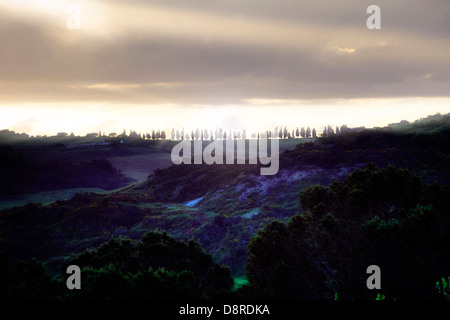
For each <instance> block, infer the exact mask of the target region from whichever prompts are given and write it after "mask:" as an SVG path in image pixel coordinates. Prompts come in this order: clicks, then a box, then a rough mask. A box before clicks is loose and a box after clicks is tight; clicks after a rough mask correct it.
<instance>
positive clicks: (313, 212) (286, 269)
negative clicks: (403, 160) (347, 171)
mask: <svg viewBox="0 0 450 320" xmlns="http://www.w3.org/2000/svg"><path fill="white" fill-rule="evenodd" d="M449 199H450V190H449V188H448V187H443V186H440V185H424V184H422V182H421V180H420V179H419V178H418V177H417V176H414V175H412V174H410V173H409V172H408V171H407V170H404V169H395V168H393V167H391V166H390V167H387V168H384V169H378V168H376V167H375V166H373V165H369V166H367V168H365V169H363V170H361V169H357V170H355V172H353V173H352V174H351V175H350V176H349V177H348V178H347V179H346V180H345V181H344V182H334V183H332V184H331V185H330V186H328V187H323V186H312V187H310V188H307V189H306V190H303V191H302V192H301V193H300V204H301V206H302V207H303V209H304V212H303V213H302V214H300V215H296V216H294V217H292V218H291V219H290V221H289V223H288V224H283V223H280V222H272V223H271V224H270V225H268V226H267V227H266V228H265V229H264V230H262V231H260V232H259V234H258V236H257V237H255V238H253V239H252V240H251V242H250V245H249V262H248V266H247V270H248V272H247V275H248V279H249V281H250V284H251V287H252V288H251V289H252V290H253V292H256V294H257V295H260V296H261V297H270V298H279V299H283V298H284V299H298V298H300V299H323V298H326V299H331V298H332V296H333V295H334V294H335V293H338V294H339V297H340V298H342V299H364V298H371V297H372V298H374V297H375V293H373V292H371V291H370V290H368V289H367V287H366V279H367V277H368V275H367V274H366V268H367V267H368V266H369V265H373V264H375V265H378V266H380V268H381V270H382V292H383V294H384V295H385V296H386V297H387V298H398V299H402V298H403V299H417V298H425V299H426V298H437V294H438V292H437V290H436V288H435V283H436V281H438V280H439V279H441V277H443V276H445V275H448V274H450V247H449V246H448V244H449V243H450V223H449V222H450V214H449V212H448V208H449Z"/></svg>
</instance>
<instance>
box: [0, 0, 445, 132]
mask: <svg viewBox="0 0 450 320" xmlns="http://www.w3.org/2000/svg"><path fill="white" fill-rule="evenodd" d="M373 4H376V5H378V6H379V7H380V8H381V29H379V30H369V29H368V28H367V26H366V20H367V19H368V18H369V16H370V14H368V13H367V12H366V10H367V7H369V6H370V5H373ZM74 6H75V8H78V9H79V10H80V11H79V12H80V15H79V17H80V19H79V21H80V29H76V28H75V29H73V26H74V25H73V24H72V25H70V24H71V23H73V21H77V20H73V18H74V17H76V16H74V12H75V11H73V10H72V11H70V10H69V8H72V9H73V8H74ZM449 17H450V1H448V0H396V1H392V0H389V1H388V0H378V1H376V0H370V1H366V0H339V1H336V0H321V1H310V0H152V1H149V0H128V1H120V0H89V1H88V0H0V129H10V130H14V131H16V132H26V133H29V134H32V135H37V134H55V133H57V132H61V131H64V132H68V133H70V132H74V133H75V134H81V135H82V134H85V133H87V132H98V131H102V132H106V133H109V132H122V131H123V130H124V129H125V130H127V131H128V130H131V129H132V130H136V131H138V132H149V131H151V130H152V129H163V130H167V131H170V130H171V128H173V127H175V128H185V129H186V130H191V129H195V128H197V127H200V128H205V129H210V128H211V129H214V128H218V127H221V128H224V129H246V130H247V132H251V131H260V130H267V129H272V128H274V127H276V126H277V127H284V126H287V127H288V128H289V129H295V128H296V127H297V126H299V127H302V126H305V127H306V126H311V127H316V128H317V130H318V131H319V132H321V130H322V129H323V127H324V126H325V125H327V124H330V125H333V126H336V125H339V126H340V125H343V124H347V125H348V126H351V127H355V126H366V127H374V126H385V125H387V124H388V123H392V122H398V121H400V120H403V119H405V120H408V121H414V120H416V119H418V118H420V117H426V116H427V115H429V114H435V113H437V112H440V113H448V112H450V18H449ZM70 27H71V28H70Z"/></svg>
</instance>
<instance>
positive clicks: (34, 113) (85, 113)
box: [0, 98, 450, 136]
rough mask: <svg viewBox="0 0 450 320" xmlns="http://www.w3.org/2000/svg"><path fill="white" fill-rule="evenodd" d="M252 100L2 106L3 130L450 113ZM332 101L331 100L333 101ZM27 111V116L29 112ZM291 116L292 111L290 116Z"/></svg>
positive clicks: (414, 103) (380, 103) (411, 106)
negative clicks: (242, 102)
mask: <svg viewBox="0 0 450 320" xmlns="http://www.w3.org/2000/svg"><path fill="white" fill-rule="evenodd" d="M252 103H253V104H251V105H241V106H236V105H228V106H213V107H212V106H190V107H189V108H185V107H182V106H177V105H155V106H142V105H132V106H122V105H119V106H115V105H107V104H92V105H91V104H76V105H65V106H63V107H61V105H57V106H56V105H38V106H36V105H25V106H21V107H20V108H17V107H16V106H9V107H8V106H0V129H8V130H12V131H15V132H17V133H27V134H29V135H34V136H36V135H48V136H51V135H55V134H56V133H58V132H67V133H68V134H70V133H72V132H73V133H74V134H75V135H85V134H87V133H89V132H99V131H101V132H105V133H106V134H108V133H112V132H116V133H120V132H122V131H123V130H126V131H127V132H129V130H134V131H136V132H140V133H147V132H151V131H152V130H158V129H161V130H165V131H166V133H170V132H171V130H172V128H175V129H180V130H181V129H182V128H184V129H185V130H187V131H188V132H191V130H195V129H196V128H199V129H208V130H209V129H213V130H214V129H216V128H217V129H219V128H222V129H225V130H243V129H244V130H246V131H247V132H248V133H253V132H263V131H265V130H269V129H274V128H275V127H278V128H280V127H283V128H284V127H285V126H286V127H287V128H288V129H290V130H293V129H295V128H297V127H299V128H301V127H305V128H306V127H308V126H309V127H311V128H316V130H317V131H318V133H320V132H322V130H323V127H324V126H325V125H331V126H333V127H335V126H341V125H348V126H349V127H360V126H364V127H366V128H373V127H385V126H387V125H388V124H389V123H393V122H399V121H401V120H407V121H410V122H413V121H415V120H418V119H419V118H425V117H426V116H428V115H432V114H436V113H441V114H446V113H450V98H424V99H420V98H408V99H369V100H347V101H333V103H330V102H324V101H322V102H317V101H316V102H311V101H305V102H303V103H301V104H298V103H299V101H288V103H286V102H285V101H265V100H261V99H258V100H253V101H252ZM327 103H328V104H327ZM24 114H25V115H26V116H25V117H24ZM286 115H288V116H287V117H286Z"/></svg>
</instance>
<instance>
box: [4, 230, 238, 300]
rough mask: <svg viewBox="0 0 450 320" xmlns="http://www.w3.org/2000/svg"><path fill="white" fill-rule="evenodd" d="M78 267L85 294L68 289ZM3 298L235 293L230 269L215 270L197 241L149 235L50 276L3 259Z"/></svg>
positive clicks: (117, 243) (116, 243)
mask: <svg viewBox="0 0 450 320" xmlns="http://www.w3.org/2000/svg"><path fill="white" fill-rule="evenodd" d="M72 264H75V265H78V266H79V267H80V268H81V274H82V290H73V291H69V290H67V288H66V283H65V278H66V277H68V275H65V270H66V267H67V266H69V265H72ZM0 271H1V275H2V278H0V296H1V297H3V298H10V299H180V298H185V299H188V298H189V299H200V298H203V299H211V298H218V297H223V296H226V295H227V294H229V293H230V290H231V287H232V284H233V280H232V279H231V277H230V270H229V268H227V267H223V266H220V265H218V264H216V263H215V262H214V261H213V259H212V257H211V255H209V254H208V253H206V252H205V251H204V250H203V248H202V247H201V246H200V245H199V244H198V243H197V242H195V241H192V240H191V241H188V242H181V241H177V240H175V239H174V238H173V237H171V236H169V235H167V234H166V233H160V232H149V233H147V234H145V235H144V236H143V237H142V239H141V240H140V241H132V240H130V239H126V238H117V239H112V240H110V241H108V242H106V243H104V244H102V245H101V246H99V247H98V248H96V249H94V250H89V251H85V252H83V253H82V254H81V255H79V256H77V257H76V258H74V259H72V260H71V261H67V263H66V265H65V267H64V268H63V269H62V270H61V274H60V275H57V276H53V275H50V274H49V273H48V272H47V271H46V270H45V268H44V265H43V263H42V262H39V261H37V260H35V259H32V260H30V261H28V262H23V261H21V262H19V263H17V265H16V266H15V267H13V266H10V265H9V261H8V259H7V256H6V255H5V254H1V255H0Z"/></svg>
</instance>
